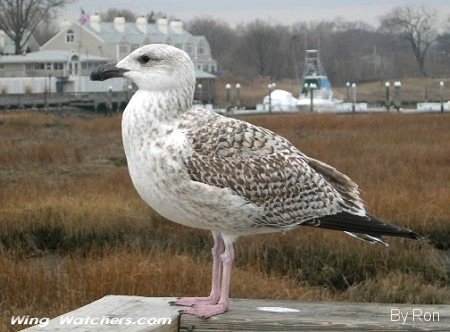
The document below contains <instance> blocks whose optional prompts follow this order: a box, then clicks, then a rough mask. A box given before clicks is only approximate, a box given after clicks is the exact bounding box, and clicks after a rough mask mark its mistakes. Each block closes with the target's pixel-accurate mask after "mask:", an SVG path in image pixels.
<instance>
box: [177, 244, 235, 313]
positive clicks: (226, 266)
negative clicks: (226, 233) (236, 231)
mask: <svg viewBox="0 0 450 332" xmlns="http://www.w3.org/2000/svg"><path fill="white" fill-rule="evenodd" d="M223 240H224V243H225V251H224V252H223V254H222V255H221V256H220V258H221V259H222V267H223V274H222V289H221V291H220V300H219V302H218V303H216V304H206V303H200V304H198V305H194V306H193V307H191V308H187V309H186V310H184V311H183V313H185V314H191V315H195V316H198V317H201V318H208V317H211V316H215V315H219V314H221V313H224V312H225V311H227V310H228V307H229V305H230V300H229V294H230V278H231V267H232V266H233V260H234V249H233V242H234V238H227V237H223Z"/></svg>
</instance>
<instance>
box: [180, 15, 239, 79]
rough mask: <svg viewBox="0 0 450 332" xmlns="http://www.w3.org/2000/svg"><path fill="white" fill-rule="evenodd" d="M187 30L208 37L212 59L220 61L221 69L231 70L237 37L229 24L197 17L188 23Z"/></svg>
mask: <svg viewBox="0 0 450 332" xmlns="http://www.w3.org/2000/svg"><path fill="white" fill-rule="evenodd" d="M187 30H188V31H189V32H191V33H192V34H194V35H203V36H205V37H206V39H207V40H208V42H209V45H210V47H211V53H212V57H213V58H214V59H216V60H217V61H218V63H219V66H220V68H221V69H226V70H229V69H230V68H231V67H232V56H231V52H232V51H233V50H234V48H235V44H236V35H235V32H234V31H233V30H232V29H231V28H230V26H229V25H228V24H227V23H225V22H221V21H218V20H216V19H212V18H209V17H197V18H194V19H192V20H191V21H189V22H188V24H187Z"/></svg>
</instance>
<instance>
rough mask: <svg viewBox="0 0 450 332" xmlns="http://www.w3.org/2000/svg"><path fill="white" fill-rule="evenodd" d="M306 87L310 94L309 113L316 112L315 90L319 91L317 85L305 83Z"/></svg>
mask: <svg viewBox="0 0 450 332" xmlns="http://www.w3.org/2000/svg"><path fill="white" fill-rule="evenodd" d="M304 87H305V88H306V89H307V91H308V92H309V111H310V112H314V90H315V89H317V84H316V83H309V84H308V83H305V85H304Z"/></svg>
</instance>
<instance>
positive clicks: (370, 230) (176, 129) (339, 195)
mask: <svg viewBox="0 0 450 332" xmlns="http://www.w3.org/2000/svg"><path fill="white" fill-rule="evenodd" d="M121 76H123V77H127V78H129V79H131V80H132V81H134V82H135V83H136V84H137V86H138V87H139V90H138V91H137V92H136V93H135V94H134V96H133V97H132V98H131V100H130V102H129V104H128V106H127V108H126V109H125V111H124V113H123V118H122V139H123V144H124V148H125V154H126V157H127V161H128V168H129V172H130V176H131V179H132V181H133V184H134V186H135V187H136V190H137V191H138V193H139V195H140V196H141V197H142V199H143V200H144V201H145V202H147V203H148V204H149V205H150V206H151V207H152V208H153V209H155V210H156V211H157V212H158V213H159V214H161V215H162V216H164V217H166V218H167V219H169V220H172V221H174V222H177V223H180V224H182V225H186V226H190V227H196V228H201V229H206V230H210V231H211V232H212V235H213V238H214V247H213V249H212V255H213V272H212V290H211V293H210V295H209V296H208V297H184V298H179V299H178V300H177V301H176V302H175V304H177V305H181V306H186V307H187V308H186V309H185V310H184V313H189V314H194V315H197V316H200V317H210V316H213V315H217V314H220V313H223V312H225V311H226V310H227V309H228V306H229V297H228V293H229V285H230V274H231V266H232V263H233V258H234V252H233V242H234V241H236V239H237V238H238V237H239V236H243V235H249V234H257V233H270V232H285V231H287V230H290V229H293V228H296V227H297V226H314V227H319V228H328V229H335V230H340V231H345V232H346V233H348V234H350V235H353V236H356V237H359V238H362V239H364V240H366V241H369V242H380V243H385V242H384V240H383V238H382V235H391V236H401V237H407V238H412V239H418V238H419V235H417V234H415V233H413V232H411V231H410V230H407V229H403V228H400V227H397V226H394V225H391V224H387V223H384V222H381V221H379V220H377V219H375V218H374V217H372V216H370V215H368V214H367V213H366V210H365V208H364V205H363V202H362V201H361V199H360V197H359V193H358V187H357V185H356V184H355V183H354V182H353V181H352V180H351V179H350V178H348V177H347V176H346V175H344V174H342V173H340V172H338V171H337V170H336V169H334V168H333V167H331V166H329V165H327V164H325V163H323V162H321V161H318V160H315V159H313V158H310V157H307V156H306V155H305V154H303V153H302V152H300V151H299V150H298V149H297V148H296V147H295V146H293V145H292V144H291V143H290V142H289V141H288V140H286V139H285V138H283V137H281V136H278V135H276V134H275V133H273V132H271V131H270V130H267V129H264V128H261V127H257V126H254V125H252V124H250V123H247V122H244V121H241V120H238V119H231V118H227V117H223V116H221V115H218V114H216V113H214V112H212V111H208V110H206V109H194V108H192V100H193V94H194V87H195V75H194V66H193V64H192V61H191V60H190V58H189V56H188V55H187V54H186V53H185V52H183V51H182V50H179V49H177V48H175V47H172V46H168V45H159V44H153V45H147V46H143V47H141V48H139V49H137V50H135V51H134V52H132V53H131V54H130V55H128V56H127V57H126V58H125V59H123V60H121V61H120V62H119V63H117V65H105V66H102V67H100V68H99V69H98V70H96V71H95V72H93V73H92V74H91V79H92V80H105V79H108V78H111V77H121Z"/></svg>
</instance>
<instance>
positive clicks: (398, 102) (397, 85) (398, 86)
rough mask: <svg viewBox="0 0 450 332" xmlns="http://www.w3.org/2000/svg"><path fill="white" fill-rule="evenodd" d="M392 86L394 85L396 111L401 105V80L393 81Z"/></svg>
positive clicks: (398, 110)
mask: <svg viewBox="0 0 450 332" xmlns="http://www.w3.org/2000/svg"><path fill="white" fill-rule="evenodd" d="M394 87H395V108H397V112H400V107H401V105H402V102H401V98H400V89H401V87H402V82H400V81H395V82H394Z"/></svg>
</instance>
